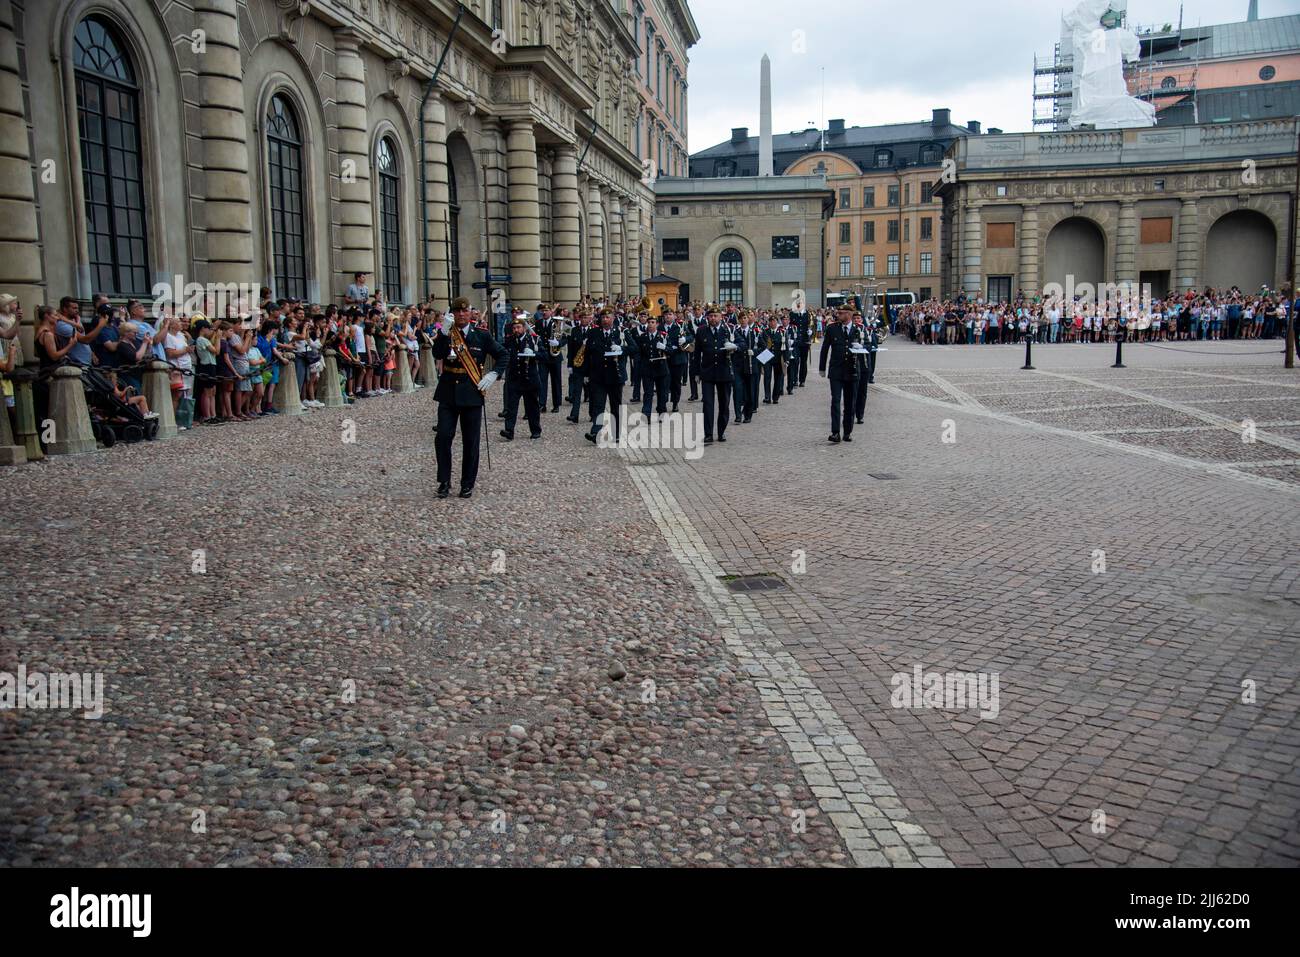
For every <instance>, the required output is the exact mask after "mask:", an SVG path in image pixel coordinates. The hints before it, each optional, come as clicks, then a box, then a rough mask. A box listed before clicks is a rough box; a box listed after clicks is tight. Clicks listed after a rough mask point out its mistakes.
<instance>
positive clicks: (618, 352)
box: [609, 342, 623, 356]
mask: <svg viewBox="0 0 1300 957" xmlns="http://www.w3.org/2000/svg"><path fill="white" fill-rule="evenodd" d="M609 351H610V352H612V353H614V355H616V356H621V355H622V354H623V347H622V346H620V345H619V344H618V343H617V342H616V343H614V346H613V348H611V349H610V350H609Z"/></svg>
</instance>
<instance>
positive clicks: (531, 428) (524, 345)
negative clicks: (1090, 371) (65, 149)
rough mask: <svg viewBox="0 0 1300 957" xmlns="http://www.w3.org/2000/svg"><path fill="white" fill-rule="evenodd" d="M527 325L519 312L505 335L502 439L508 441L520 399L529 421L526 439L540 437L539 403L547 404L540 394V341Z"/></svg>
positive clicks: (511, 434)
mask: <svg viewBox="0 0 1300 957" xmlns="http://www.w3.org/2000/svg"><path fill="white" fill-rule="evenodd" d="M526 330H527V322H526V320H525V318H524V314H523V313H522V312H521V313H520V314H519V315H518V316H516V317H515V320H514V322H513V323H511V325H510V334H509V335H507V336H506V343H505V351H506V372H505V377H504V378H505V380H506V427H505V428H504V429H502V430H501V437H502V438H503V439H505V440H506V441H507V442H510V441H512V440H513V439H514V437H515V420H516V419H517V418H518V417H519V399H520V397H522V398H523V400H524V415H525V416H527V418H528V437H529V438H530V439H540V438H541V437H542V419H541V409H540V408H539V404H538V403H539V400H540V401H541V402H544V401H546V394H545V393H544V392H542V378H541V372H540V371H539V365H540V362H541V357H540V356H539V355H538V352H539V351H540V349H541V339H540V338H539V337H538V335H537V333H535V332H530V331H526Z"/></svg>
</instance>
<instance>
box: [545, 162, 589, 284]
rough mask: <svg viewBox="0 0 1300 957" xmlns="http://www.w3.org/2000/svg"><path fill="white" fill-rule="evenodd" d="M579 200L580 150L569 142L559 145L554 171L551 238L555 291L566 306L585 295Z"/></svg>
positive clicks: (552, 174) (552, 175) (552, 180)
mask: <svg viewBox="0 0 1300 957" xmlns="http://www.w3.org/2000/svg"><path fill="white" fill-rule="evenodd" d="M578 203H579V197H578V154H577V151H576V150H575V149H574V148H573V147H572V146H569V145H567V144H566V145H564V146H559V147H557V148H556V150H555V164H554V167H553V169H552V172H551V237H552V239H551V242H552V245H553V252H552V256H553V259H554V262H555V265H554V270H555V283H554V290H553V292H552V295H553V297H554V298H555V301H556V302H559V303H560V304H562V305H565V306H572V305H573V304H574V303H575V302H577V301H578V298H579V297H580V296H581V295H582V289H581V284H582V278H581V277H582V269H581V265H580V264H579V262H578V250H579V248H580V247H579V244H578V223H579V220H578Z"/></svg>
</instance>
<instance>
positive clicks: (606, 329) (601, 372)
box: [582, 309, 627, 442]
mask: <svg viewBox="0 0 1300 957" xmlns="http://www.w3.org/2000/svg"><path fill="white" fill-rule="evenodd" d="M623 359H624V355H623V334H622V333H621V332H620V331H619V330H618V329H616V328H614V313H613V312H612V311H610V310H609V309H606V310H605V311H604V312H602V313H601V316H600V325H599V326H598V327H596V328H593V329H592V330H591V331H589V332H588V333H587V354H586V358H585V360H584V361H583V366H582V367H583V368H584V369H585V370H586V371H587V387H588V389H589V390H590V391H591V420H592V421H591V431H589V432H588V433H587V441H588V442H595V441H596V436H597V435H598V434H599V433H600V414H601V413H602V412H604V411H605V410H606V407H608V410H609V413H610V415H611V416H613V421H614V432H613V435H614V438H615V439H617V438H618V436H619V431H620V428H621V423H620V422H619V418H620V415H621V413H620V407H621V406H622V404H623V383H625V382H626V381H627V373H626V372H625V371H624V367H623Z"/></svg>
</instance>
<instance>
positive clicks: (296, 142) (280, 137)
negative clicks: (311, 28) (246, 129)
mask: <svg viewBox="0 0 1300 957" xmlns="http://www.w3.org/2000/svg"><path fill="white" fill-rule="evenodd" d="M299 129H300V128H299V126H298V118H297V116H296V115H295V114H294V111H293V107H292V106H291V105H290V103H289V100H288V98H286V97H285V96H283V95H282V94H279V93H277V94H276V95H275V96H273V97H271V105H270V107H269V108H268V109H267V111H266V166H267V177H268V179H269V181H270V186H271V250H272V257H273V262H272V272H273V276H272V284H273V285H274V286H275V294H276V295H277V296H280V297H282V298H286V299H306V298H307V258H306V246H307V241H306V237H305V235H304V233H303V217H302V134H301V133H300V132H299Z"/></svg>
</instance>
